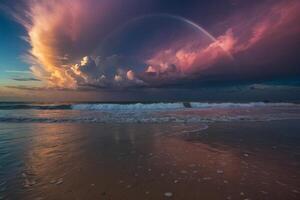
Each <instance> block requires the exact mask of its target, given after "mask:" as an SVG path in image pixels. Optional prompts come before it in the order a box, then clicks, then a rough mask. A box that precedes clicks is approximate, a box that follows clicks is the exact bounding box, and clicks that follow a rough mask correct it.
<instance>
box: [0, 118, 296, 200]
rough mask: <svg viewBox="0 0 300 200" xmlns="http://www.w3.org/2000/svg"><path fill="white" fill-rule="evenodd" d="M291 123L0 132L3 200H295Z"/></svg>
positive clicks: (11, 127) (22, 127)
mask: <svg viewBox="0 0 300 200" xmlns="http://www.w3.org/2000/svg"><path fill="white" fill-rule="evenodd" d="M299 130H300V124H299V121H297V120H282V121H272V122H239V123H236V122H227V123H225V122H220V123H214V124H210V125H209V127H208V128H207V127H206V126H205V125H203V124H183V123H182V124H181V123H179V124H178V123H177V124H176V123H164V124H137V123H132V124H80V123H63V124H48V123H19V124H15V123H2V124H1V131H0V138H1V140H0V142H1V149H0V153H1V155H0V156H1V157H0V158H1V165H0V167H1V170H0V175H1V177H2V178H1V182H0V184H1V185H0V191H1V192H0V194H1V195H0V196H1V199H278V200H281V199H299V197H300V181H299V180H300V172H299V169H300V157H299V156H300V145H299V142H300V136H299V134H298V133H299Z"/></svg>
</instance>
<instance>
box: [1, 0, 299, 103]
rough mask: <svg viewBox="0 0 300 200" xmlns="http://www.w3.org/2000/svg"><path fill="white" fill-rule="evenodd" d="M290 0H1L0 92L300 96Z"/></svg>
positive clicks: (24, 97) (295, 15) (63, 96)
mask: <svg viewBox="0 0 300 200" xmlns="http://www.w3.org/2000/svg"><path fill="white" fill-rule="evenodd" d="M299 10H300V2H299V1H298V0H259V1H258V0H251V1H250V0H211V1H201V0H172V1H171V0H164V1H161V0H126V1H124V0H85V1H81V0H52V1H46V0H1V1H0V41H1V45H0V101H137V100H138V101H143V100H144V101H168V100H201V101H205V100H207V101H209V100H212V101H234V100H235V101H239V100H241V101H262V100H270V101H299V100H300V87H299V86H300V67H299V64H300V59H299V52H300V25H299V20H300V13H299V12H298V11H299Z"/></svg>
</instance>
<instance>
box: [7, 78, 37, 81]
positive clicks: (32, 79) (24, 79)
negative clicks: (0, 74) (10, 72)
mask: <svg viewBox="0 0 300 200" xmlns="http://www.w3.org/2000/svg"><path fill="white" fill-rule="evenodd" d="M12 80H14V81H41V80H39V79H37V78H12Z"/></svg>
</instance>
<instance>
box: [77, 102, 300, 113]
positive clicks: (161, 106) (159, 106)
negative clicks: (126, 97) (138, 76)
mask: <svg viewBox="0 0 300 200" xmlns="http://www.w3.org/2000/svg"><path fill="white" fill-rule="evenodd" d="M295 105H297V104H294V103H264V102H253V103H200V102H191V103H189V102H188V103H149V104H143V103H136V104H75V105H72V106H71V107H72V109H73V110H103V111H109V110H170V109H184V108H246V107H263V106H268V107H269V106H295Z"/></svg>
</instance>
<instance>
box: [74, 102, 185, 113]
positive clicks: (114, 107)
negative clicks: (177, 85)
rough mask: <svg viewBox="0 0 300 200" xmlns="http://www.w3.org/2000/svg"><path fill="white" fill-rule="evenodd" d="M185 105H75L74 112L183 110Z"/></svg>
mask: <svg viewBox="0 0 300 200" xmlns="http://www.w3.org/2000/svg"><path fill="white" fill-rule="evenodd" d="M182 108H184V105H183V103H149V104H143V103H136V104H75V105H72V109H74V110H105V111H107V110H162V109H163V110H167V109H182Z"/></svg>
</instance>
